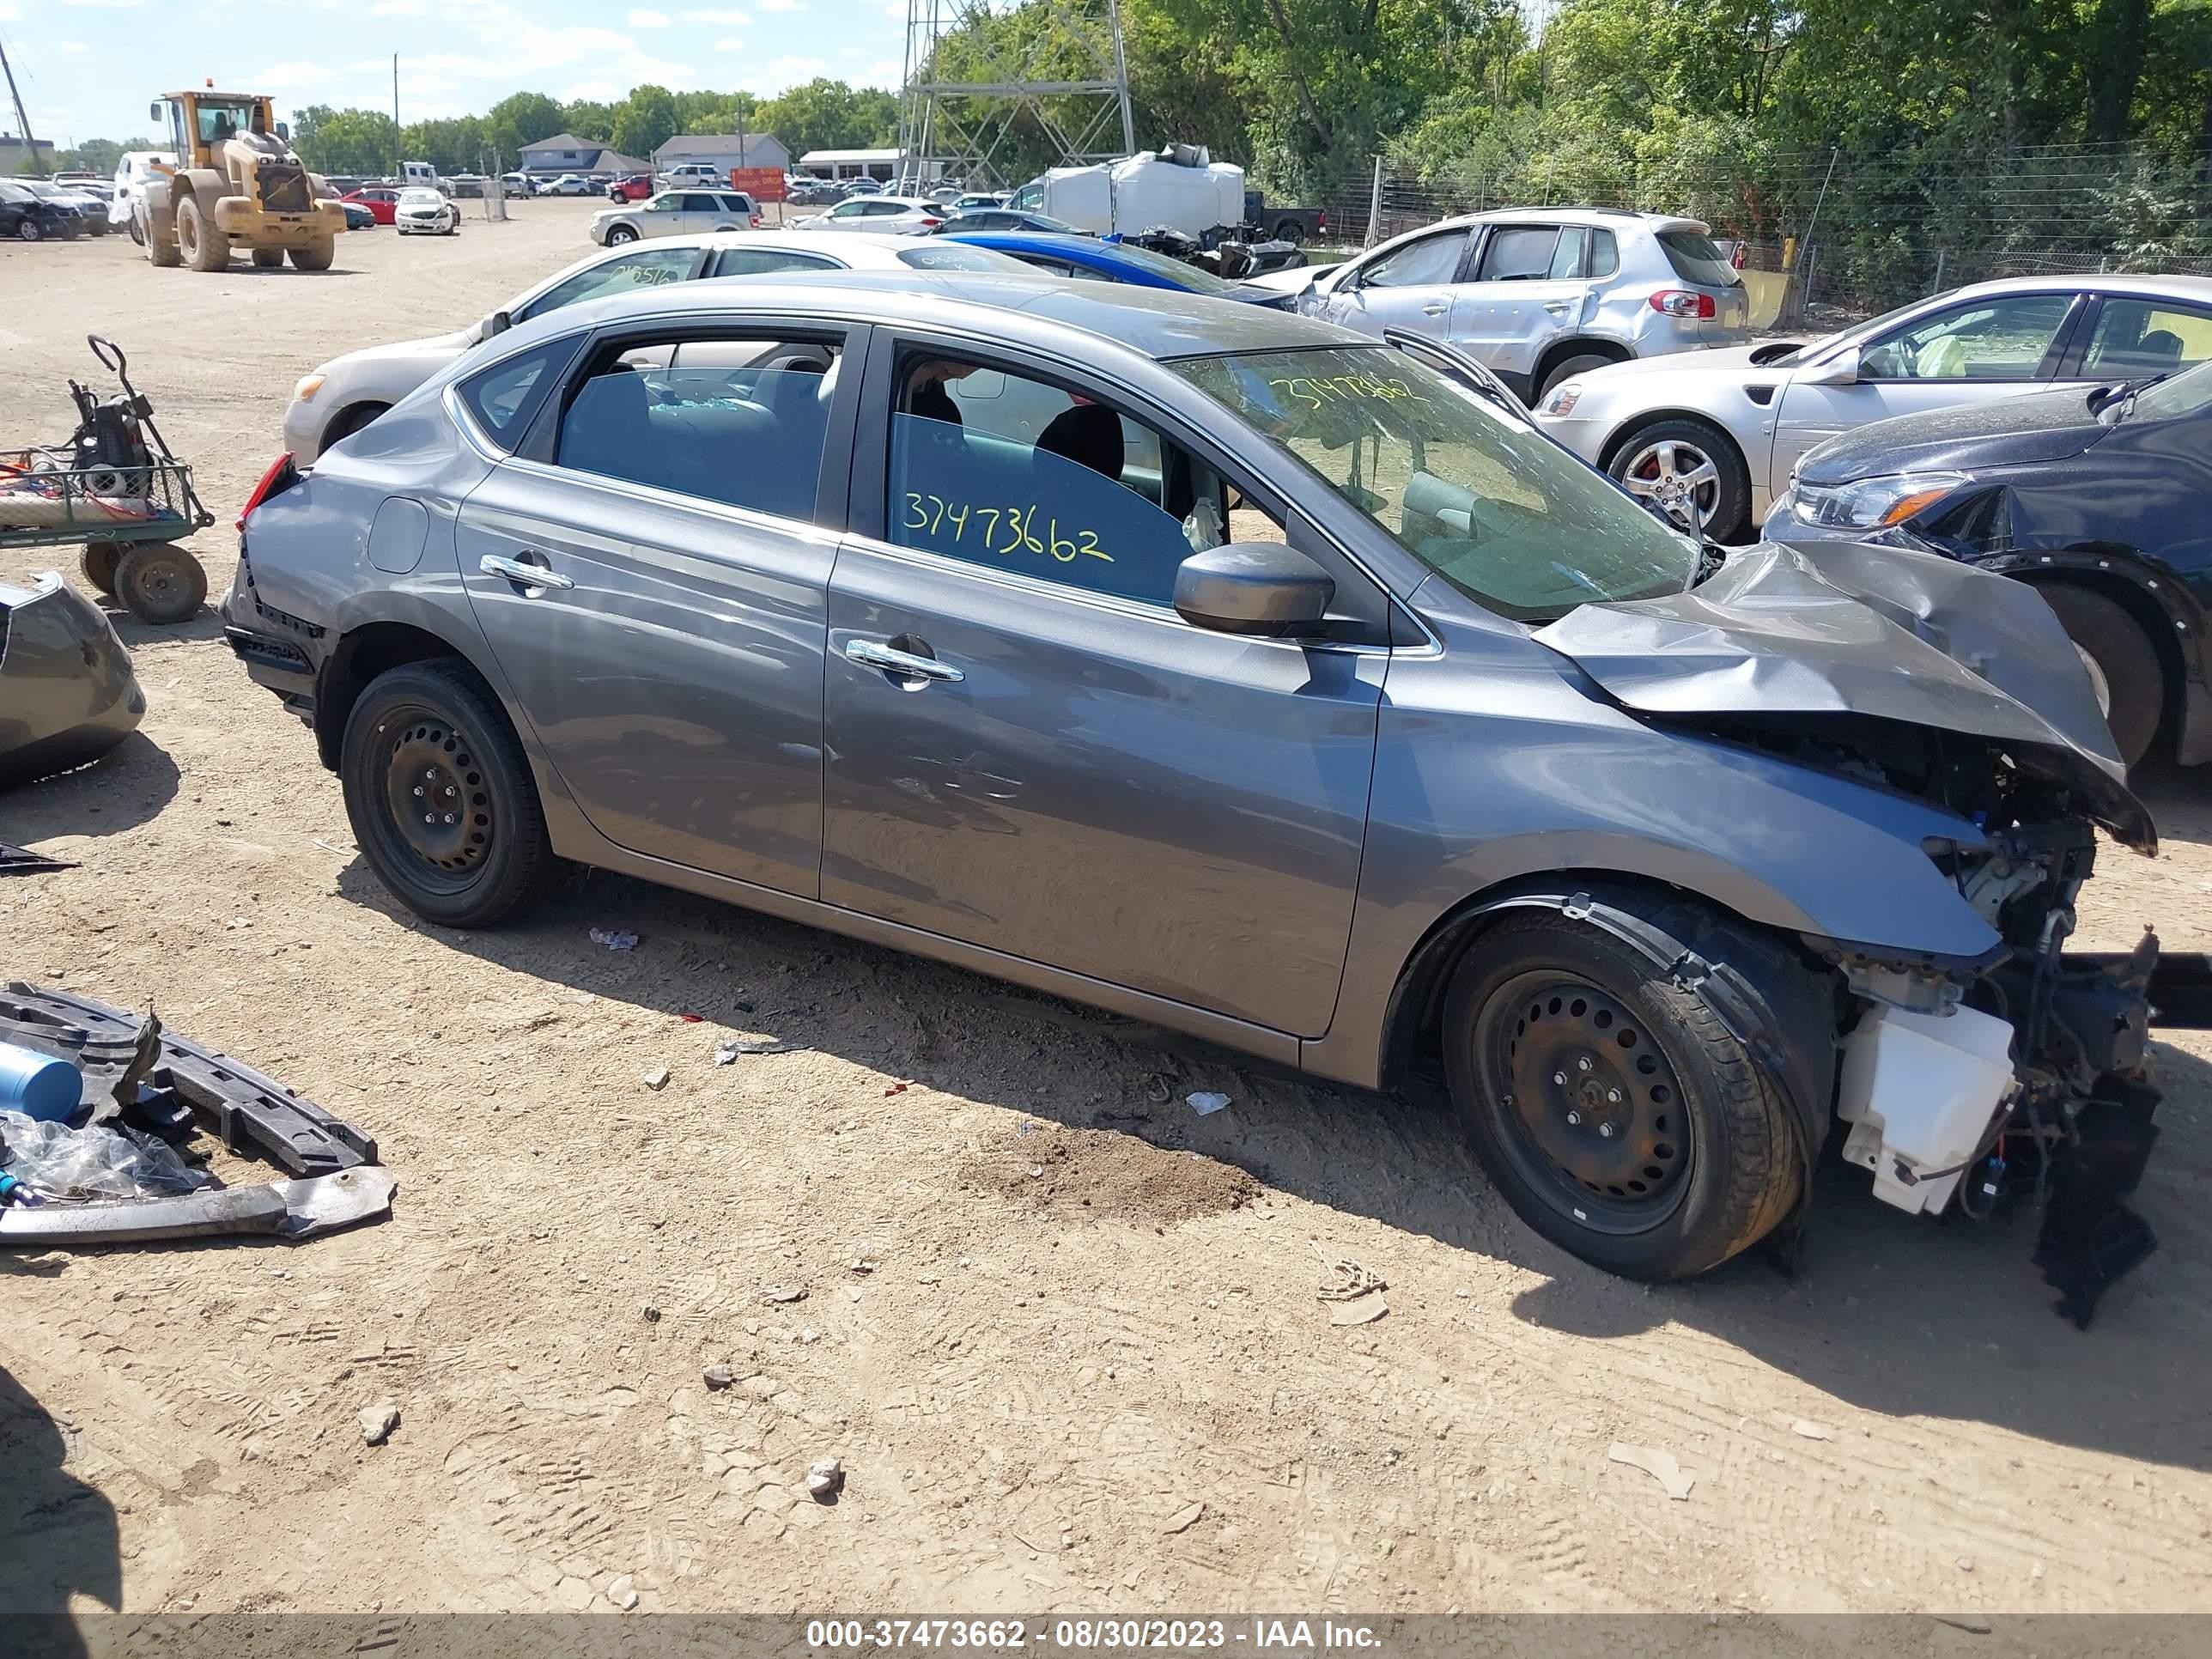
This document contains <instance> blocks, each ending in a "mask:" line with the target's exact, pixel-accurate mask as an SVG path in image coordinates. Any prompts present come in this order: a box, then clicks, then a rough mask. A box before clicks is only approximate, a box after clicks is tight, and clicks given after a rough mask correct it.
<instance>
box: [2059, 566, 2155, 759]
mask: <svg viewBox="0 0 2212 1659" xmlns="http://www.w3.org/2000/svg"><path fill="white" fill-rule="evenodd" d="M2042 593H2043V597H2044V599H2045V600H2046V601H2048V602H2049V604H2050V605H2051V610H2052V611H2054V612H2056V613H2057V617H2058V622H2059V625H2060V626H2061V627H2063V629H2065V630H2066V637H2067V638H2069V639H2070V640H2072V641H2074V649H2075V651H2076V652H2078V653H2080V654H2081V666H2082V667H2083V668H2084V669H2086V670H2087V671H2088V675H2089V684H2090V689H2091V690H2093V691H2094V692H2095V693H2096V697H2097V707H2098V708H2100V710H2102V711H2103V713H2104V716H2105V724H2106V726H2109V727H2110V728H2111V729H2112V747H2113V748H2114V749H2115V750H2118V752H2119V757H2120V758H2121V759H2122V760H2123V761H2124V762H2126V763H2127V764H2128V765H2130V766H2133V765H2135V764H2136V763H2137V762H2138V761H2140V760H2142V757H2144V756H2145V755H2146V754H2148V753H2149V752H2150V745H2151V741H2152V739H2153V738H2156V737H2157V736H2158V723H2159V718H2160V715H2161V714H2163V713H2164V712H2165V708H2166V673H2165V671H2164V669H2163V668H2162V667H2161V666H2160V663H2159V658H2158V648H2157V647H2155V646H2154V645H2153V644H2152V643H2151V641H2150V638H2149V636H2148V635H2146V634H2145V633H2144V632H2143V630H2142V628H2141V627H2140V626H2139V625H2138V624H2137V623H2136V619H2135V618H2134V617H2131V616H2130V615H2129V614H2128V612H2127V611H2126V609H2125V608H2124V606H2122V605H2118V603H2116V602H2115V601H2113V600H2112V599H2106V597H2105V596H2104V595H2103V594H2102V593H2096V592H2091V591H2090V590H2089V589H2087V588H2086V587H2075V586H2072V585H2071V584H2069V583H2064V582H2052V583H2049V584H2046V585H2045V586H2044V587H2043V589H2042Z"/></svg>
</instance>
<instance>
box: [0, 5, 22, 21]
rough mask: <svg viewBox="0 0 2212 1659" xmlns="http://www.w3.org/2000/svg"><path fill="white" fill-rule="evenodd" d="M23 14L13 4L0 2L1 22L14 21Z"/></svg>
mask: <svg viewBox="0 0 2212 1659" xmlns="http://www.w3.org/2000/svg"><path fill="white" fill-rule="evenodd" d="M21 15H23V14H22V13H21V12H20V11H18V10H16V9H15V7H13V6H11V5H5V4H0V23H12V22H14V21H15V20H16V19H17V18H19V17H21Z"/></svg>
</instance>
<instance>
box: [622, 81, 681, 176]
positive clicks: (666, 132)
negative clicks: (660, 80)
mask: <svg viewBox="0 0 2212 1659" xmlns="http://www.w3.org/2000/svg"><path fill="white" fill-rule="evenodd" d="M678 125H681V124H680V122H679V121H678V117H677V111H676V94H673V93H671V91H669V89H668V88H666V87H655V86H643V87H632V88H630V89H629V97H627V98H625V99H623V101H622V102H621V103H619V104H617V105H616V106H615V109H614V122H613V125H612V127H611V129H610V131H609V134H608V142H609V143H611V144H613V145H614V147H615V148H616V149H618V150H620V151H621V152H622V153H623V155H635V156H636V157H637V158H638V159H639V160H640V161H647V160H650V159H651V158H652V155H653V151H655V150H657V149H659V148H660V147H661V146H662V145H663V144H665V143H667V142H668V141H669V140H670V139H671V138H672V137H675V136H676V131H677V128H678Z"/></svg>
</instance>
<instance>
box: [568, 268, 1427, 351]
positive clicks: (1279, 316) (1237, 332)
mask: <svg viewBox="0 0 2212 1659" xmlns="http://www.w3.org/2000/svg"><path fill="white" fill-rule="evenodd" d="M824 240H834V238H831V237H825V238H824ZM732 310H738V311H758V312H767V313H789V312H792V311H793V310H800V311H804V312H805V313H808V314H810V315H815V316H824V317H837V316H842V317H843V318H845V319H848V320H850V321H854V322H885V323H907V324H915V325H933V326H940V327H946V328H953V329H959V330H963V331H969V332H973V333H975V334H976V335H978V336H981V337H986V338H992V339H1021V340H1025V341H1026V343H1030V344H1032V345H1036V346H1039V347H1042V348H1044V349H1052V348H1053V347H1054V346H1055V345H1057V346H1060V347H1063V348H1065V347H1070V346H1074V345H1076V344H1077V342H1076V341H1074V340H1073V339H1071V338H1070V336H1072V335H1082V336H1085V341H1084V342H1082V348H1083V349H1085V350H1086V351H1091V352H1093V353H1095V352H1097V350H1098V349H1100V348H1102V347H1103V348H1108V349H1111V348H1113V347H1116V346H1118V347H1121V348H1124V349H1128V350H1132V351H1134V352H1136V353H1138V354H1139V355H1140V356H1146V357H1150V358H1152V359H1153V360H1154V361H1155V362H1172V361H1174V360H1175V359H1176V358H1179V357H1199V356H1214V355H1217V354H1224V353H1235V352H1247V351H1295V350H1301V349H1311V348H1315V347H1325V346H1338V347H1342V346H1352V347H1358V348H1360V349H1370V348H1371V349H1376V350H1382V349H1387V348H1384V347H1383V346H1382V345H1380V344H1379V343H1377V342H1376V341H1375V340H1372V339H1370V338H1368V337H1366V336H1364V335H1360V334H1355V333H1353V332H1352V331H1351V330H1349V329H1346V328H1340V327H1338V326H1337V325H1335V324H1334V323H1324V322H1322V321H1320V320H1319V319H1316V318H1311V317H1302V316H1299V315H1297V313H1292V312H1284V311H1277V310H1274V309H1273V308H1272V307H1266V306H1253V305H1245V304H1243V303H1241V302H1240V301H1235V300H1222V299H1214V298H1211V297H1209V296H1206V295H1196V294H1191V293H1188V292H1186V291H1184V290H1182V289H1159V288H1135V287H1129V286H1124V285H1120V284H1115V285H1111V286H1109V285H1107V284H1103V283H1072V282H1068V281H1066V279H1065V278H1061V277H1056V276H1032V275H1030V274H1027V273H1020V274H1016V273H1011V272H1010V273H1008V274H1006V275H1004V276H1001V275H999V274H997V273H995V272H994V273H992V274H990V275H987V276H986V275H981V274H978V273H975V272H968V271H955V272H930V273H927V274H922V273H917V272H915V271H912V270H906V271H903V272H902V273H900V274H894V273H890V272H875V271H854V270H840V271H823V272H822V273H820V274H819V275H813V274H810V275H808V276H805V277H790V276H784V275H782V274H781V273H776V274H770V275H765V276H750V277H747V278H746V279H745V280H744V283H742V284H738V283H672V284H669V285H666V286H660V287H652V288H646V289H636V290H634V291H632V292H630V293H628V294H620V295H611V296H610V297H607V298H605V299H593V300H586V301H581V302H580V303H578V304H576V305H574V306H569V307H563V308H562V310H561V311H558V312H555V313H548V315H547V316H546V317H545V318H542V319H535V320H533V322H532V323H531V324H529V325H526V327H529V328H531V329H532V331H535V330H537V329H538V328H539V327H540V326H543V327H544V332H545V333H547V334H549V335H550V334H555V333H558V332H561V331H562V329H561V328H559V327H556V326H554V325H552V321H551V319H553V318H554V317H560V318H564V319H568V322H567V323H566V324H565V325H564V326H566V327H568V328H574V326H575V325H576V324H578V323H584V324H587V325H594V326H596V325H604V324H606V323H611V322H617V321H620V320H622V319H624V318H626V317H633V316H635V317H669V318H680V317H684V316H687V315H690V314H692V313H702V314H708V315H711V314H713V313H717V312H728V311H732Z"/></svg>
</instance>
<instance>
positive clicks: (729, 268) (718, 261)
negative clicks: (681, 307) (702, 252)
mask: <svg viewBox="0 0 2212 1659" xmlns="http://www.w3.org/2000/svg"><path fill="white" fill-rule="evenodd" d="M826 268H829V260H827V259H817V258H814V257H813V256H811V254H805V253H789V252H785V251H784V250H782V249H781V248H768V247H726V248H724V249H723V250H722V251H721V252H720V253H719V254H718V255H716V256H715V259H714V275H716V276H762V275H763V274H765V273H766V272H769V271H771V270H823V269H826Z"/></svg>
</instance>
